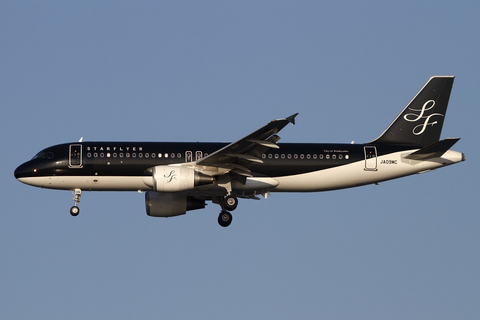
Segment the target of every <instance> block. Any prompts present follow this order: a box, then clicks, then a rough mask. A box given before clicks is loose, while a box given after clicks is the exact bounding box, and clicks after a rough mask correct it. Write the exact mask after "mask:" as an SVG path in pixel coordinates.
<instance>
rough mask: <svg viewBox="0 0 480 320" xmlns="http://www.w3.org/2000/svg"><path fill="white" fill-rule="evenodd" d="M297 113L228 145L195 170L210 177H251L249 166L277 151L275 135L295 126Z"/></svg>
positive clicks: (201, 161) (197, 164)
mask: <svg viewBox="0 0 480 320" xmlns="http://www.w3.org/2000/svg"><path fill="white" fill-rule="evenodd" d="M297 115H298V113H295V114H293V115H291V116H290V117H287V118H285V119H278V120H273V121H271V122H270V123H268V124H266V125H265V126H263V127H261V128H260V129H258V130H256V131H254V132H252V133H250V134H249V135H247V136H246V137H244V138H242V139H240V140H238V141H235V142H233V143H230V144H229V145H227V146H225V147H223V148H221V149H219V150H217V151H215V152H214V153H212V154H210V155H208V156H207V157H205V158H202V159H200V160H198V161H196V163H195V167H196V169H197V170H199V171H202V172H204V173H206V174H210V175H222V174H225V173H227V172H232V173H237V174H239V175H242V176H251V174H250V169H249V167H250V165H251V164H252V163H262V162H263V161H262V159H261V155H262V153H264V152H265V151H266V150H268V149H270V148H275V149H278V148H279V147H278V145H277V141H278V140H280V137H279V136H277V133H278V132H279V131H280V130H282V129H283V128H284V127H285V126H286V125H287V124H289V123H291V124H295V117H296V116H297Z"/></svg>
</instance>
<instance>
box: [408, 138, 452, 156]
mask: <svg viewBox="0 0 480 320" xmlns="http://www.w3.org/2000/svg"><path fill="white" fill-rule="evenodd" d="M458 140H460V138H447V139H444V140H441V141H438V142H435V143H433V144H431V145H429V146H426V147H424V148H422V149H420V150H418V151H415V152H413V153H411V154H409V155H408V156H406V157H405V158H406V159H412V160H427V159H431V158H440V157H441V156H443V154H444V153H445V152H447V151H448V150H449V149H450V148H451V147H452V146H453V145H454V144H455V143H457V141H458Z"/></svg>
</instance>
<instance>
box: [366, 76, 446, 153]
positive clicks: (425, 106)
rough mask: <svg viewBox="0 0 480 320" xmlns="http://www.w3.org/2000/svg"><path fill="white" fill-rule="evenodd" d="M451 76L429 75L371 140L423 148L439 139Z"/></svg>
mask: <svg viewBox="0 0 480 320" xmlns="http://www.w3.org/2000/svg"><path fill="white" fill-rule="evenodd" d="M453 79H454V76H435V77H431V78H430V79H429V80H428V81H427V83H426V84H425V85H424V86H423V88H422V89H421V90H420V91H419V92H418V93H417V95H416V96H415V97H414V98H413V99H412V101H410V103H409V104H408V105H407V106H406V107H405V109H403V111H402V112H401V113H400V114H399V115H398V116H397V118H396V119H395V120H394V121H393V122H392V123H391V124H390V126H389V127H388V128H387V130H385V132H384V133H383V134H382V135H381V136H380V137H378V138H377V139H376V140H374V141H372V143H388V144H408V145H412V146H418V147H425V146H427V145H430V144H432V143H435V142H437V141H439V140H440V134H441V133H442V127H443V121H444V120H445V114H446V112H447V106H448V100H449V98H450V92H451V91H452V85H453Z"/></svg>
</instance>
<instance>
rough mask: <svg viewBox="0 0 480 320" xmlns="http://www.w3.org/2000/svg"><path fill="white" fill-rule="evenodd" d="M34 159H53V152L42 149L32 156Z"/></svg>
mask: <svg viewBox="0 0 480 320" xmlns="http://www.w3.org/2000/svg"><path fill="white" fill-rule="evenodd" d="M34 159H53V152H45V151H40V152H39V153H37V154H36V155H35V156H34V157H33V158H32V160H34Z"/></svg>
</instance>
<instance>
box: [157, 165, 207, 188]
mask: <svg viewBox="0 0 480 320" xmlns="http://www.w3.org/2000/svg"><path fill="white" fill-rule="evenodd" d="M213 181H214V179H213V178H212V177H210V176H207V175H205V174H203V173H200V172H197V171H195V170H194V169H191V168H186V167H180V166H156V167H154V168H153V189H154V190H155V191H159V192H179V191H187V190H190V189H193V188H194V187H197V186H202V185H206V184H210V183H213Z"/></svg>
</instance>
